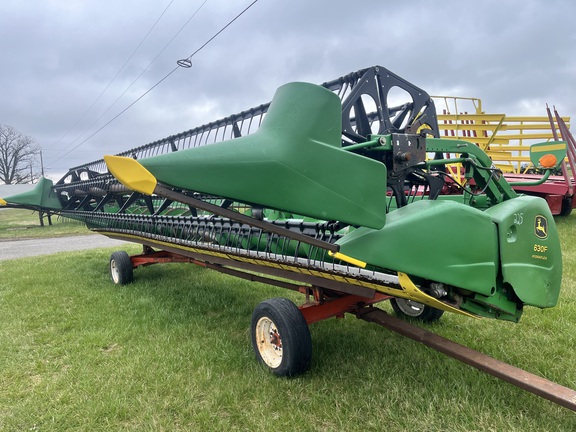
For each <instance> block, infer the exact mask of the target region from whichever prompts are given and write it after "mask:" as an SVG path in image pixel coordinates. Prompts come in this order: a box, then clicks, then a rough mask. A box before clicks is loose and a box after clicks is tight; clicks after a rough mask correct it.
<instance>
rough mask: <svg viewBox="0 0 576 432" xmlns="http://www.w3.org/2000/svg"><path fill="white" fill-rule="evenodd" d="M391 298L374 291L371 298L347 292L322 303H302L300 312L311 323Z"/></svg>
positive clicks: (342, 314)
mask: <svg viewBox="0 0 576 432" xmlns="http://www.w3.org/2000/svg"><path fill="white" fill-rule="evenodd" d="M391 298H392V297H391V296H388V295H384V294H380V293H376V295H375V296H374V298H372V299H367V298H366V297H361V296H357V295H352V294H348V295H345V296H342V297H340V298H338V299H333V300H329V301H326V302H324V303H319V304H315V303H312V304H304V305H302V306H300V312H302V315H304V319H305V320H306V322H307V323H308V324H313V323H316V322H319V321H323V320H325V319H328V318H332V317H339V316H344V314H345V313H346V312H353V311H354V310H357V309H358V308H359V307H360V308H362V307H364V306H366V305H371V304H374V303H378V302H382V301H384V300H389V299H391Z"/></svg>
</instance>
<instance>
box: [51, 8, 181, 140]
mask: <svg viewBox="0 0 576 432" xmlns="http://www.w3.org/2000/svg"><path fill="white" fill-rule="evenodd" d="M173 2H174V0H170V3H168V5H167V6H166V7H165V8H164V10H163V11H162V13H161V14H160V16H159V17H158V18H157V19H156V21H155V22H154V24H153V25H152V27H150V29H149V30H148V32H147V33H146V35H144V37H143V38H142V39H141V40H140V43H139V44H138V45H137V46H136V48H134V50H133V51H132V53H131V54H130V55H129V56H128V58H127V59H126V61H125V62H124V64H123V65H122V67H120V69H118V72H116V74H115V75H114V77H112V79H111V80H110V82H109V83H108V84H107V85H106V87H104V89H103V90H102V91H101V92H100V94H99V95H98V97H96V99H94V101H93V102H92V103H91V104H90V106H89V107H88V109H86V111H84V113H83V114H82V115H81V116H80V118H79V119H78V120H76V123H74V125H72V127H70V128H69V129H68V130H67V131H66V132H65V133H64V135H62V136H61V137H60V138H58V140H57V141H56V142H55V143H54V144H53V145H56V144H58V143H59V142H60V141H62V139H64V137H65V136H66V135H68V134H69V133H70V131H72V130H73V129H74V128H75V127H76V126H77V125H78V123H80V122H81V121H82V119H84V117H86V114H88V113H89V112H90V110H91V109H92V108H93V107H94V105H96V103H97V102H98V101H99V100H100V98H101V97H102V96H103V95H104V93H106V90H108V88H109V87H110V86H111V85H112V83H113V82H114V81H115V80H116V78H118V75H120V73H121V72H122V71H123V70H124V68H125V67H126V66H127V65H128V63H129V62H130V60H132V57H134V54H136V52H137V51H138V49H140V47H141V46H142V44H143V43H144V42H145V41H146V39H147V38H148V36H150V33H152V31H153V30H154V28H156V26H157V25H158V23H159V22H160V20H161V19H162V17H163V16H164V14H165V13H166V11H167V10H168V8H169V7H170V6H171V5H172V3H173ZM82 134H84V132H83V133H82ZM82 134H81V135H82ZM81 135H80V136H81ZM77 139H78V138H76V140H77ZM74 141H75V140H74ZM74 141H72V143H74ZM72 143H71V144H72ZM64 149H66V147H64Z"/></svg>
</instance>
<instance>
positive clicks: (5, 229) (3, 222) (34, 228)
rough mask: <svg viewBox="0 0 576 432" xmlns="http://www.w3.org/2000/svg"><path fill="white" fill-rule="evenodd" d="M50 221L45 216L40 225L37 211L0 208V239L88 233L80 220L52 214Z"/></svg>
mask: <svg viewBox="0 0 576 432" xmlns="http://www.w3.org/2000/svg"><path fill="white" fill-rule="evenodd" d="M52 223H53V225H48V219H47V218H45V219H44V224H45V225H44V227H42V226H40V219H39V217H38V213H37V212H33V211H31V210H23V209H6V208H5V209H0V240H2V239H4V240H15V239H23V238H47V237H62V236H67V235H77V234H90V231H89V230H88V229H87V228H86V225H84V223H81V222H77V221H73V220H70V219H62V218H60V217H58V216H52Z"/></svg>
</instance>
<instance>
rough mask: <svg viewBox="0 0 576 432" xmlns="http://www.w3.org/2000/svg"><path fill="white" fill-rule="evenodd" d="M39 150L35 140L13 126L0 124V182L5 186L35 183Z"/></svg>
mask: <svg viewBox="0 0 576 432" xmlns="http://www.w3.org/2000/svg"><path fill="white" fill-rule="evenodd" d="M38 152H39V148H38V146H37V144H36V142H35V141H34V139H33V138H31V137H29V136H26V135H23V134H21V133H20V132H18V131H17V130H16V129H14V128H13V127H12V126H8V125H2V124H0V182H4V183H5V184H16V183H29V182H32V181H34V178H35V173H34V167H35V165H36V159H37V158H38Z"/></svg>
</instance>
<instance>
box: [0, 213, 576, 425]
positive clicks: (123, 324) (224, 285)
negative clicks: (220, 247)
mask: <svg viewBox="0 0 576 432" xmlns="http://www.w3.org/2000/svg"><path fill="white" fill-rule="evenodd" d="M558 225H559V229H560V231H561V233H562V236H563V245H564V260H565V261H564V282H563V291H562V294H561V301H560V304H559V305H558V306H557V307H556V308H553V309H547V310H538V309H534V308H527V309H526V311H525V314H524V316H523V318H522V320H521V322H520V323H519V324H511V323H506V322H498V321H495V320H472V319H467V318H464V317H460V316H456V315H450V314H445V315H444V317H443V318H442V319H441V321H440V322H439V323H437V324H435V325H431V326H428V327H430V328H431V329H432V330H433V331H434V332H436V333H438V334H441V335H443V336H445V337H447V338H450V339H452V340H455V341H457V342H459V343H462V344H464V345H467V346H470V347H472V348H475V349H478V350H480V351H482V352H484V353H487V354H489V355H492V356H494V357H496V358H498V359H500V360H503V361H506V362H509V363H511V364H513V365H515V366H518V367H521V368H523V369H526V370H528V371H530V372H533V373H536V374H539V375H542V376H544V377H546V378H548V379H551V380H553V381H556V382H558V383H560V384H562V385H564V386H567V387H570V388H574V389H576V356H575V347H576V332H575V331H574V323H575V322H576V273H575V270H574V268H575V264H576V244H575V242H574V238H575V234H576V214H575V215H572V216H571V217H570V218H568V219H566V220H560V221H559V222H558ZM138 250H139V248H138V247H137V246H130V247H129V248H128V249H127V251H128V252H129V253H135V252H136V251H138ZM110 253H111V250H96V251H90V252H84V253H62V254H57V255H53V256H49V257H44V258H41V259H38V258H34V259H21V260H12V261H5V262H0V275H1V278H0V348H1V349H0V389H1V390H0V430H2V431H28V430H38V431H64V430H73V431H110V430H126V431H128V430H130V431H136V430H137V431H179V430H181V431H211V430H214V431H220V430H229V431H246V430H254V431H260V430H262V431H263V430H278V431H288V430H302V431H340V430H342V431H355V430H358V431H360V430H362V431H364V430H368V431H381V430H389V431H413V430H422V431H537V430H538V431H540V430H543V431H544V430H546V431H548V430H553V431H571V430H576V414H575V413H573V412H571V411H569V410H567V409H565V408H561V407H558V406H556V405H554V404H552V403H551V402H548V401H546V400H544V399H541V398H538V397H536V396H534V395H531V394H529V393H527V392H524V391H522V390H520V389H518V388H516V387H513V386H511V385H509V384H507V383H504V382H502V381H499V380H497V379H495V378H493V377H491V376H489V375H486V374H484V373H482V372H479V371H477V370H475V369H473V368H471V367H469V366H466V365H464V364H461V363H459V362H457V361H456V360H453V359H450V358H448V357H446V356H444V355H442V354H440V353H438V352H435V351H433V350H431V349H428V348H426V347H424V346H422V345H420V344H417V343H416V342H413V341H410V340H407V339H405V338H402V337H401V336H399V335H397V334H394V333H392V332H389V331H388V330H386V329H384V328H381V327H378V326H375V325H373V324H368V323H366V322H364V321H361V320H357V319H355V318H353V317H350V316H348V317H346V319H343V320H337V319H331V320H327V321H324V322H320V323H317V324H314V325H312V326H311V332H312V338H313V343H314V360H313V367H312V369H311V371H310V372H308V373H306V374H304V375H303V376H301V377H298V378H294V379H279V378H276V377H274V376H272V375H271V374H269V373H267V372H266V371H265V370H263V369H262V368H261V367H260V366H259V365H258V364H257V363H256V361H255V359H254V353H253V352H252V349H251V346H250V336H249V325H250V317H251V313H252V310H253V308H254V307H255V306H256V305H257V304H258V303H259V302H260V301H262V300H264V299H266V298H271V297H278V296H284V297H289V298H291V299H293V300H295V301H296V302H300V301H301V300H302V298H301V297H300V296H299V295H297V294H293V293H291V292H289V291H287V290H283V289H279V288H278V289H277V288H273V287H269V286H264V285H260V284H256V283H251V282H247V281H242V280H237V279H234V278H231V277H227V276H224V275H221V274H218V273H215V272H213V271H210V270H207V269H203V268H199V267H195V266H192V265H181V264H180V265H179V264H169V265H158V266H150V267H145V268H141V269H138V270H136V271H135V276H136V280H135V282H134V283H133V284H131V285H128V286H125V287H117V286H114V285H113V284H112V282H111V281H110V280H109V276H108V274H107V264H108V258H109V255H110ZM384 307H385V309H387V310H389V306H388V305H386V306H384Z"/></svg>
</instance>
